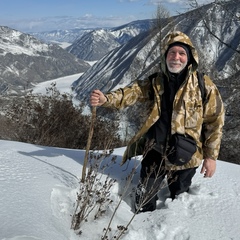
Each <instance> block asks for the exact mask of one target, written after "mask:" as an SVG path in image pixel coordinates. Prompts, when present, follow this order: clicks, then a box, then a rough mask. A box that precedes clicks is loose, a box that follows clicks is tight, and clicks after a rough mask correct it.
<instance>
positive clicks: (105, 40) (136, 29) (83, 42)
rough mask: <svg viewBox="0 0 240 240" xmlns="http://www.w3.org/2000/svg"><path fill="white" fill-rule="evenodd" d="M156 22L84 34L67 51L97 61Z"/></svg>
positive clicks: (140, 22) (145, 22)
mask: <svg viewBox="0 0 240 240" xmlns="http://www.w3.org/2000/svg"><path fill="white" fill-rule="evenodd" d="M153 24H154V20H139V21H134V22H131V23H128V24H124V25H122V26H119V27H115V28H111V29H95V30H93V31H91V32H88V33H86V34H83V35H82V36H81V37H80V38H79V39H77V40H76V41H75V42H73V44H72V45H71V46H69V47H67V49H66V50H67V51H68V52H70V53H72V54H74V55H75V56H77V57H78V58H80V59H83V60H87V61H96V60H99V59H101V58H102V57H103V56H104V55H106V54H107V53H108V52H110V51H111V50H113V49H115V48H117V47H119V46H121V45H122V44H125V43H127V42H128V41H129V40H130V39H131V38H133V37H135V36H137V35H139V34H140V33H142V32H146V31H147V30H149V29H150V28H151V27H152V26H153Z"/></svg>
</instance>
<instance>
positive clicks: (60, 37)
mask: <svg viewBox="0 0 240 240" xmlns="http://www.w3.org/2000/svg"><path fill="white" fill-rule="evenodd" d="M93 30H96V29H85V28H74V29H67V30H61V29H59V30H52V31H44V32H30V33H29V34H31V35H33V36H34V37H36V38H37V39H39V40H42V41H44V42H47V43H51V42H52V43H58V44H61V43H68V44H69V45H71V44H72V43H73V42H74V41H76V40H77V39H79V38H80V37H81V36H83V35H84V34H86V33H88V32H91V31H93Z"/></svg>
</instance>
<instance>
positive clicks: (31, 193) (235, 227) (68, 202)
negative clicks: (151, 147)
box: [0, 141, 240, 240]
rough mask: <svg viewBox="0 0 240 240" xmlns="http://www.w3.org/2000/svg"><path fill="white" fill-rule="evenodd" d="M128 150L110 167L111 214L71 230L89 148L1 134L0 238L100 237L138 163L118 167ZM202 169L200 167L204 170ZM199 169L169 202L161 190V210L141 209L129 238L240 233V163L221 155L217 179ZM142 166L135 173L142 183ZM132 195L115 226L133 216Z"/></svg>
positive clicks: (221, 237)
mask: <svg viewBox="0 0 240 240" xmlns="http://www.w3.org/2000/svg"><path fill="white" fill-rule="evenodd" d="M123 150H124V149H123V148H122V149H116V150H115V151H114V153H113V155H116V156H117V162H116V164H114V165H113V166H112V168H111V170H110V172H111V175H110V176H111V177H112V178H114V179H117V183H116V184H115V185H114V186H113V188H112V191H111V198H112V199H114V203H113V204H112V205H110V207H109V209H108V211H107V213H106V215H104V216H103V217H101V218H100V219H98V220H89V221H88V222H87V223H84V225H83V226H82V231H83V233H82V235H81V236H77V235H76V234H75V233H74V232H73V230H71V229H70V225H71V214H72V213H73V210H74V207H73V204H74V203H75V200H76V192H77V191H78V186H79V183H78V182H79V179H80V177H81V172H82V165H83V159H84V151H82V150H71V149H61V148H53V147H44V146H36V145H32V144H26V143H20V142H11V141H0V159H1V165H0V189H1V194H0V213H1V214H0V222H1V223H0V226H1V227H0V239H1V240H39V239H41V240H76V239H83V240H95V239H96V240H97V239H99V240H100V239H101V236H102V233H103V232H102V231H103V229H104V228H106V227H107V225H108V223H109V220H110V217H111V214H112V212H113V210H114V208H115V206H116V204H117V203H118V200H119V192H121V190H122V189H123V188H124V184H125V181H124V179H125V177H126V176H127V175H128V173H129V172H130V170H131V166H132V164H129V166H128V168H127V170H126V166H125V165H124V166H122V167H121V166H120V162H121V155H122V153H123ZM199 170H200V169H199ZM199 170H198V171H197V174H196V175H195V177H194V179H193V184H192V188H191V191H190V193H184V194H181V195H180V196H179V197H178V198H177V199H175V200H174V201H171V200H170V199H169V198H167V194H168V191H167V189H165V190H164V191H162V193H160V200H159V201H158V209H157V210H155V211H154V212H147V213H141V214H138V215H136V217H135V218H134V220H133V222H132V224H131V225H130V227H129V230H128V232H127V233H126V234H125V235H124V236H123V238H122V239H125V240H136V239H141V240H187V239H191V240H203V239H204V240H228V239H229V240H230V239H234V240H238V239H239V236H240V228H239V223H240V204H239V202H240V185H239V170H240V166H239V165H234V164H230V163H226V162H223V161H218V164H217V171H216V173H215V175H214V177H213V178H211V179H206V178H203V176H202V175H201V174H200V173H199ZM137 178H138V171H137V173H136V176H135V177H134V179H133V186H134V185H136V184H137ZM129 203H130V197H126V201H123V202H122V204H121V205H120V208H119V209H118V211H117V214H116V217H115V219H114V221H113V225H112V229H113V230H114V229H116V228H117V225H126V224H127V223H128V221H129V220H130V218H131V217H132V215H133V212H132V211H131V206H130V205H129Z"/></svg>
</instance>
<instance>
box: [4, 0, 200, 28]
mask: <svg viewBox="0 0 240 240" xmlns="http://www.w3.org/2000/svg"><path fill="white" fill-rule="evenodd" d="M201 1H202V0H201ZM186 2H187V1H183V0H0V25H6V26H9V27H15V28H17V29H19V30H21V29H24V28H25V29H27V28H30V27H31V28H34V27H35V28H36V26H38V27H39V28H40V26H41V27H42V28H44V26H43V21H41V20H42V19H43V18H46V17H48V18H49V17H51V18H55V17H57V16H58V17H63V16H68V17H71V18H78V19H79V25H81V21H82V23H83V24H82V26H83V27H87V25H89V27H98V25H99V27H103V26H105V27H113V26H119V25H121V24H124V23H128V22H131V21H134V20H140V19H148V18H153V17H154V14H155V13H156V9H157V4H159V3H161V4H162V5H163V6H164V7H165V8H166V9H168V10H169V12H170V13H171V14H172V15H176V14H177V12H184V11H186V9H187V8H188V5H187V4H186ZM55 20H56V19H55ZM40 22H41V24H40ZM46 27H47V26H46V23H45V28H46ZM48 28H50V25H49V26H48Z"/></svg>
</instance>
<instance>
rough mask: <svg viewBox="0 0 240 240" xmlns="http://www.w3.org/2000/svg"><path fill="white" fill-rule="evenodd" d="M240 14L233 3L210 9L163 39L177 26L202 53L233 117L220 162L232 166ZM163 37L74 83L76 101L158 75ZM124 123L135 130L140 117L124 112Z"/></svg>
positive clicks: (237, 131)
mask: <svg viewBox="0 0 240 240" xmlns="http://www.w3.org/2000/svg"><path fill="white" fill-rule="evenodd" d="M239 11H240V2H239V1H236V0H232V1H228V2H227V3H226V4H225V5H223V6H221V5H219V4H215V3H212V4H208V5H204V6H203V7H201V8H199V9H196V10H192V11H189V12H187V13H185V14H181V15H178V16H175V17H173V18H172V19H170V20H171V22H169V23H166V24H164V28H163V29H162V32H161V34H162V36H165V35H166V34H167V33H168V31H170V30H172V29H173V26H174V29H175V30H180V31H183V32H185V33H186V34H187V35H189V36H190V38H191V39H192V41H193V43H194V45H195V46H196V48H197V49H198V52H199V59H200V66H201V67H200V70H202V71H204V72H205V73H206V74H208V75H209V76H210V77H211V78H212V79H213V81H214V82H215V83H216V84H217V86H218V87H219V89H220V91H221V93H222V96H223V100H224V102H225V108H226V111H227V112H228V116H227V117H226V123H225V129H224V137H223V142H224V146H223V148H222V151H221V154H220V156H221V158H222V159H229V156H231V159H229V161H232V162H238V163H240V161H239V157H238V155H239V154H238V153H237V152H238V151H239V150H238V149H239V148H240V141H239V140H240V109H239V107H238V102H239V94H238V92H239V73H240V70H239V69H240V54H239V51H240V50H239V49H240V21H239ZM206 24H208V25H207V26H208V28H206ZM158 35H159V31H158V30H156V31H153V30H152V31H145V32H142V33H140V34H138V35H137V36H135V37H133V38H131V39H130V40H129V41H128V42H126V43H125V44H122V45H121V46H119V47H117V48H115V49H113V50H112V51H110V52H108V53H107V54H106V55H104V56H103V57H102V58H101V59H100V60H98V61H97V63H95V64H94V65H93V66H92V67H91V68H90V69H88V70H87V71H86V72H85V73H84V74H83V75H82V76H80V78H79V79H78V80H77V81H75V82H74V83H73V88H74V90H75V93H76V97H77V98H78V99H81V100H84V99H85V100H86V101H87V99H88V97H89V94H90V92H91V91H92V90H93V89H100V90H102V91H103V92H108V91H111V90H114V89H117V88H119V87H122V86H126V85H127V84H129V83H131V81H133V80H134V79H136V78H140V79H142V78H144V77H146V76H147V75H149V74H151V73H153V72H155V71H156V70H158V66H159V56H160V54H159V44H158V42H157V41H156V39H157V37H158ZM230 96H231V99H230ZM141 107H142V106H141ZM99 111H102V110H99ZM142 111H143V110H142ZM104 114H105V115H106V113H104ZM121 118H122V121H126V122H128V123H126V124H125V125H124V126H126V125H129V126H131V128H133V127H132V126H135V125H136V122H137V119H136V111H135V110H133V109H131V110H129V111H128V110H126V112H122V115H121ZM137 124H138V122H137ZM122 131H126V129H123V130H122Z"/></svg>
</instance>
